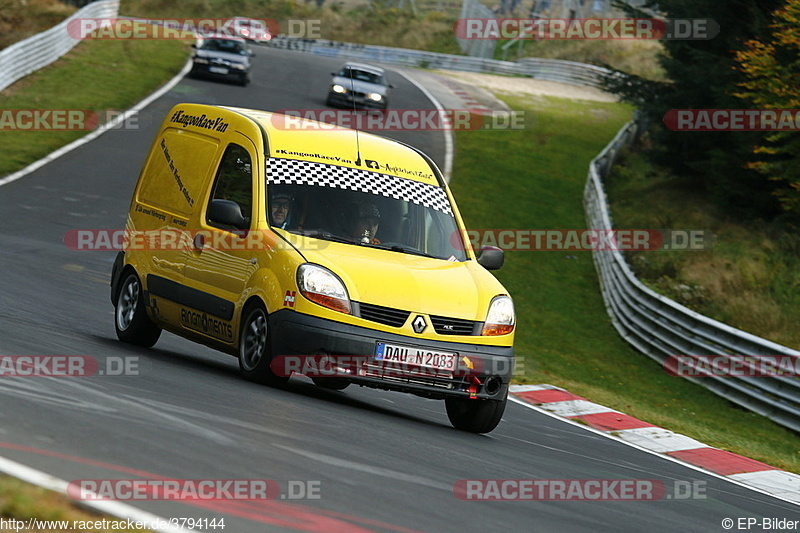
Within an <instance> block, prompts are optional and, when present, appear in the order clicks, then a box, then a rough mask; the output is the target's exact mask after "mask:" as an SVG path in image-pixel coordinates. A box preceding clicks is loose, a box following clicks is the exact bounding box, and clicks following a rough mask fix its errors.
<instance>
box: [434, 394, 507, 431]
mask: <svg viewBox="0 0 800 533" xmlns="http://www.w3.org/2000/svg"><path fill="white" fill-rule="evenodd" d="M506 402H508V398H507V397H506V398H503V399H502V400H499V401H498V400H472V399H469V398H447V399H446V400H445V401H444V404H445V407H446V409H447V418H449V419H450V423H451V424H453V427H454V428H456V429H460V430H462V431H469V432H472V433H489V432H490V431H492V430H493V429H494V428H496V427H497V424H499V423H500V419H501V418H503V411H505V410H506Z"/></svg>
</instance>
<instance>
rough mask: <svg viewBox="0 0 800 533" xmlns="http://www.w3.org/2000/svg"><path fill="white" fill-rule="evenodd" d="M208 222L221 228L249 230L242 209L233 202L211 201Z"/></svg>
mask: <svg viewBox="0 0 800 533" xmlns="http://www.w3.org/2000/svg"><path fill="white" fill-rule="evenodd" d="M208 221H209V222H211V223H213V224H217V225H220V226H233V227H234V228H236V229H247V228H248V226H249V224H248V222H247V220H246V219H245V218H244V217H243V216H242V208H241V207H239V204H237V203H236V202H234V201H233V200H211V206H210V207H209V208H208Z"/></svg>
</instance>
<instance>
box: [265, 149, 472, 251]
mask: <svg viewBox="0 0 800 533" xmlns="http://www.w3.org/2000/svg"><path fill="white" fill-rule="evenodd" d="M267 179H268V187H267V191H268V195H269V197H268V199H267V200H268V213H269V216H270V224H271V225H272V226H274V227H279V228H282V229H285V230H287V231H289V232H291V233H295V234H298V235H305V236H309V237H314V238H318V239H323V240H329V241H336V242H343V243H346V244H352V245H353V246H369V247H375V248H383V249H387V250H391V251H394V252H398V253H407V254H413V255H421V256H426V257H433V258H437V259H444V260H450V261H465V260H466V253H465V252H464V244H463V239H462V235H461V233H460V232H459V230H458V226H457V224H456V220H455V218H454V216H453V210H452V208H451V206H450V202H449V201H448V198H447V195H446V193H445V192H444V190H442V189H441V188H440V187H436V186H433V185H427V184H424V183H420V182H417V181H415V180H409V179H404V178H397V177H394V176H389V175H386V174H379V173H377V172H371V171H365V170H358V169H352V168H346V167H339V166H336V165H326V164H321V163H310V162H306V161H295V160H288V159H275V158H270V159H269V161H268V178H267Z"/></svg>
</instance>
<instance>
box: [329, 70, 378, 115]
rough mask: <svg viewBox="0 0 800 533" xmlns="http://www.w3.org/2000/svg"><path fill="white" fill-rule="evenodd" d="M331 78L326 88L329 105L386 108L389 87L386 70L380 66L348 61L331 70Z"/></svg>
mask: <svg viewBox="0 0 800 533" xmlns="http://www.w3.org/2000/svg"><path fill="white" fill-rule="evenodd" d="M331 74H332V75H333V79H332V80H331V86H330V89H329V90H328V100H327V102H326V103H327V104H328V105H329V106H342V107H358V108H368V109H386V108H387V107H388V105H389V101H388V98H389V89H391V88H392V87H393V86H392V85H390V84H389V83H388V82H387V81H386V72H385V71H384V70H383V69H382V68H380V67H373V66H371V65H365V64H364V63H354V62H348V63H345V64H344V66H342V68H341V69H339V72H331Z"/></svg>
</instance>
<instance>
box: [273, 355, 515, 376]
mask: <svg viewBox="0 0 800 533" xmlns="http://www.w3.org/2000/svg"><path fill="white" fill-rule="evenodd" d="M396 352H397V353H391V351H390V350H387V351H384V353H381V354H380V355H378V356H375V355H370V356H367V355H338V354H337V355H328V354H316V355H279V356H276V357H274V358H273V359H272V361H270V369H271V370H272V372H273V373H274V374H276V375H278V376H284V377H291V376H292V375H293V374H302V375H304V376H307V377H313V378H345V377H381V378H388V377H398V378H403V377H405V378H407V377H409V376H414V377H442V376H444V375H447V377H454V378H455V377H467V378H469V377H476V378H477V377H483V376H496V375H502V376H505V375H509V374H513V375H515V376H524V375H525V368H524V360H525V358H524V357H516V358H513V359H512V358H494V359H482V358H480V357H477V356H473V355H470V354H463V353H462V354H456V353H439V352H433V351H430V350H424V349H419V350H416V349H403V350H399V349H398V350H396Z"/></svg>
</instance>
